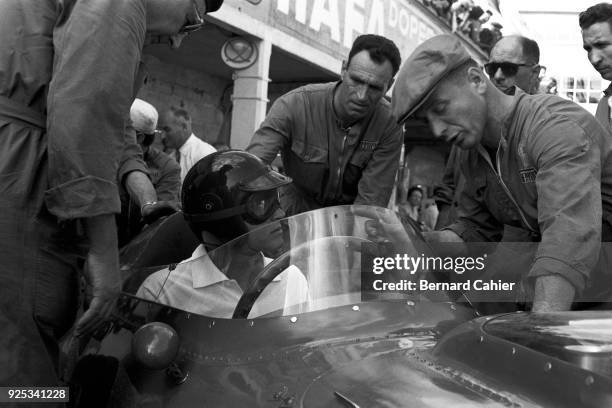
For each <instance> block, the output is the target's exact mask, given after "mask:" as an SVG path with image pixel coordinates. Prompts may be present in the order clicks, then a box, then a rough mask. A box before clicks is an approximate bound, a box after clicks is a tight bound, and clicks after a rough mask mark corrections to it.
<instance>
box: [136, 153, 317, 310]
mask: <svg viewBox="0 0 612 408" xmlns="http://www.w3.org/2000/svg"><path fill="white" fill-rule="evenodd" d="M289 183H291V179H290V178H288V177H285V176H283V175H282V174H280V173H277V172H275V171H274V170H272V169H271V168H270V167H269V166H267V165H265V164H264V163H263V162H262V161H261V160H260V159H259V158H257V157H256V156H254V155H252V154H250V153H246V152H243V151H238V150H227V151H224V152H217V153H213V154H211V155H208V156H206V157H205V158H203V159H202V160H200V161H199V162H198V163H196V164H195V165H194V166H193V167H192V168H191V170H189V173H188V174H187V176H186V177H185V182H184V184H183V188H182V191H181V199H182V206H183V214H184V217H185V219H186V220H187V222H188V224H189V226H190V228H191V230H192V231H193V232H194V234H195V235H196V237H197V238H198V240H200V242H201V245H200V246H199V247H198V248H196V250H195V251H194V252H193V254H192V256H191V258H189V259H187V260H185V261H183V262H181V263H180V264H178V265H177V266H176V268H175V269H173V270H168V269H165V270H161V271H158V272H156V273H154V274H152V275H150V276H149V277H148V278H147V279H146V280H145V281H144V282H143V284H142V285H141V287H140V288H139V290H138V293H137V296H139V297H142V298H144V299H148V300H153V301H156V302H159V303H163V304H166V305H169V306H172V307H176V308H179V309H182V310H185V311H188V312H191V313H198V314H201V315H205V316H211V317H219V318H231V317H232V312H233V311H234V309H235V307H236V305H237V303H238V300H239V299H240V297H241V295H242V292H243V290H244V289H245V288H246V287H247V286H248V284H249V278H250V275H249V270H252V271H259V270H260V269H261V267H262V265H263V263H264V262H265V261H266V257H267V258H275V257H277V256H278V255H280V254H281V253H282V250H283V249H284V248H287V239H288V237H286V236H285V230H284V228H283V227H282V223H280V222H277V221H278V220H280V219H281V218H283V217H284V212H283V211H282V210H281V209H280V206H279V201H278V189H279V188H280V187H282V186H285V185H288V184H289ZM247 232H249V235H248V236H247V237H245V239H244V240H243V241H235V242H234V243H235V244H236V245H233V246H231V247H230V248H229V251H228V252H227V253H225V252H224V255H225V256H222V257H221V258H219V257H215V258H214V259H211V258H210V257H208V256H207V255H206V254H207V252H208V251H210V250H212V249H215V248H217V247H218V246H221V245H223V244H226V243H227V242H229V241H231V240H233V239H235V238H237V237H239V236H241V235H243V234H245V233H247ZM224 258H227V259H224ZM300 282H302V283H305V282H304V278H303V276H302V275H301V272H299V270H297V268H295V267H290V268H287V270H286V271H284V272H283V273H282V274H281V275H279V278H278V279H275V281H273V282H272V283H271V285H270V286H269V288H266V290H265V291H264V292H263V293H262V296H261V297H260V300H258V303H260V304H262V305H271V304H274V303H278V299H277V298H280V296H281V295H282V297H283V299H284V298H285V296H286V295H288V294H289V293H291V294H293V295H291V296H289V297H290V298H293V299H286V300H281V303H280V304H278V307H277V308H281V307H283V306H285V303H286V302H294V303H301V302H303V301H305V298H304V296H305V294H304V293H303V292H302V291H300V290H297V289H298V288H299V287H300V286H301V287H302V288H304V286H303V285H297V286H294V285H295V284H297V283H300ZM287 285H289V286H287ZM294 289H295V290H294ZM270 311H271V310H270ZM261 313H265V310H261V309H260V310H259V313H258V312H257V311H256V314H261Z"/></svg>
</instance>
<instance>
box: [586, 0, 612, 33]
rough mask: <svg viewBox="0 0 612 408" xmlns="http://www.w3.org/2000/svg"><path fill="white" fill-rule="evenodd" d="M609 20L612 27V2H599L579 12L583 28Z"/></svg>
mask: <svg viewBox="0 0 612 408" xmlns="http://www.w3.org/2000/svg"><path fill="white" fill-rule="evenodd" d="M604 22H607V23H608V25H609V26H610V28H611V29H612V4H610V3H599V4H596V5H594V6H591V7H589V8H588V9H586V10H585V11H583V12H582V13H580V14H578V24H579V25H580V28H581V29H583V30H584V29H587V28H589V27H590V26H592V25H593V24H595V23H604Z"/></svg>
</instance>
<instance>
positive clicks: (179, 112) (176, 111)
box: [168, 106, 191, 123]
mask: <svg viewBox="0 0 612 408" xmlns="http://www.w3.org/2000/svg"><path fill="white" fill-rule="evenodd" d="M168 112H171V113H172V114H173V115H174V116H175V117H177V118H181V119H183V120H185V121H186V122H188V123H190V122H191V116H189V112H187V111H186V110H185V109H183V108H178V107H176V106H171V107H170V108H169V109H168Z"/></svg>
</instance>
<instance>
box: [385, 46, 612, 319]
mask: <svg viewBox="0 0 612 408" xmlns="http://www.w3.org/2000/svg"><path fill="white" fill-rule="evenodd" d="M393 112H394V114H395V115H396V116H397V117H398V118H399V120H400V122H403V121H405V120H407V119H408V118H410V117H417V118H421V119H424V120H427V121H428V123H429V126H430V128H431V130H432V132H433V134H434V136H435V137H437V138H442V139H444V140H445V141H447V142H452V143H453V144H455V145H457V146H458V147H460V148H462V149H465V150H467V154H464V155H463V156H464V157H463V159H462V163H461V171H462V172H463V174H464V176H465V178H466V186H465V190H464V192H463V194H462V196H461V197H460V200H459V217H458V220H457V221H456V222H455V223H454V224H452V225H450V226H449V227H448V228H447V229H444V230H442V231H435V232H432V233H429V234H428V236H427V238H428V239H429V240H431V241H438V242H486V241H499V240H500V239H501V234H502V231H503V225H504V224H507V225H511V226H516V227H520V228H524V229H527V230H529V231H531V232H532V234H533V236H534V237H537V238H536V241H538V242H539V243H538V244H537V245H538V247H537V251H536V254H535V257H534V259H533V263H532V265H531V268H530V270H529V271H527V272H526V276H525V280H524V282H525V283H526V284H527V285H529V287H531V288H533V289H534V298H533V308H532V310H533V311H540V312H543V311H555V310H568V309H569V308H570V307H571V306H572V302H573V301H574V300H576V299H580V300H583V301H589V302H592V301H604V300H609V295H610V290H611V288H612V286H611V285H610V281H611V280H612V279H610V273H611V272H609V271H606V270H605V269H604V268H601V267H597V266H596V265H597V263H598V259H599V254H600V252H599V251H600V247H601V241H609V240H611V238H612V228H611V224H610V222H611V221H612V157H611V152H612V150H611V149H612V148H611V146H610V144H609V142H608V140H609V137H610V136H609V135H608V133H607V131H606V130H605V129H604V128H603V127H602V126H601V125H600V124H599V123H598V122H597V121H596V120H595V119H594V118H593V117H592V116H591V115H590V114H589V113H588V112H587V111H585V110H583V109H582V108H581V107H579V106H578V105H576V104H574V103H572V102H570V101H566V100H564V99H561V98H559V97H556V96H554V95H528V94H526V93H524V92H523V91H522V90H520V89H517V90H516V93H515V95H506V94H504V93H503V92H502V91H500V90H499V89H497V88H496V87H495V86H494V85H493V84H492V83H491V81H490V80H489V79H488V78H487V77H486V75H485V74H484V73H483V71H482V69H481V68H480V67H479V66H478V65H477V63H476V62H475V61H474V60H473V59H472V58H471V57H470V55H469V54H468V52H467V50H466V49H465V48H464V47H463V46H462V45H461V43H460V41H459V40H458V39H457V38H456V37H455V36H452V35H441V36H436V37H433V38H431V39H429V40H427V41H425V42H424V43H423V44H421V45H420V46H419V47H417V49H416V50H415V51H414V52H413V53H412V54H411V55H410V57H409V58H408V60H407V61H406V62H405V64H404V65H403V66H402V69H401V71H400V73H399V75H398V80H397V83H396V86H395V89H394V92H393Z"/></svg>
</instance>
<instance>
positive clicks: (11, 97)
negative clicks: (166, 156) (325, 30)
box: [0, 0, 222, 386]
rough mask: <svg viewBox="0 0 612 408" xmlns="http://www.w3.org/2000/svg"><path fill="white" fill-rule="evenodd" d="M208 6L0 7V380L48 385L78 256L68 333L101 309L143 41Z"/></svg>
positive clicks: (114, 286) (114, 1)
mask: <svg viewBox="0 0 612 408" xmlns="http://www.w3.org/2000/svg"><path fill="white" fill-rule="evenodd" d="M215 3H216V7H217V8H218V6H220V4H221V3H222V1H212V0H207V1H204V0H198V1H195V0H95V1H86V0H50V1H40V0H3V1H2V2H0V38H2V41H1V42H0V259H1V260H2V267H1V268H0V327H2V334H1V335H0V367H1V369H0V385H3V386H6V385H17V386H35V385H40V386H52V385H57V384H58V376H57V373H56V370H57V363H58V339H59V338H60V337H61V336H62V335H63V334H64V333H65V332H66V331H67V329H68V328H69V327H70V326H71V325H72V323H73V321H74V318H75V315H76V312H77V303H78V300H77V299H78V279H77V271H78V270H79V269H80V268H79V266H80V265H82V263H83V260H85V261H86V263H87V266H88V268H86V269H87V271H88V283H89V285H91V289H92V293H93V298H92V301H91V303H90V306H89V308H88V310H87V311H86V312H85V314H84V315H83V316H82V318H81V319H80V320H79V322H78V323H77V326H76V332H77V334H87V333H89V332H91V331H93V330H95V329H97V328H98V327H100V325H101V324H103V323H104V318H105V316H106V315H107V314H108V313H109V311H110V309H112V307H113V303H114V298H115V294H116V293H117V291H118V289H119V267H118V256H117V241H116V240H117V237H116V228H115V223H114V213H117V212H119V210H120V203H119V195H118V190H117V185H116V177H117V170H118V165H119V159H120V155H121V153H122V150H123V148H124V130H125V119H126V118H127V115H128V112H129V107H130V104H131V103H132V100H133V95H134V83H135V80H136V77H137V69H138V64H139V62H140V57H141V50H142V47H143V44H144V42H145V36H146V35H147V33H149V34H155V35H168V36H172V37H171V38H172V41H173V43H174V44H175V45H178V44H179V43H180V41H181V40H182V38H183V37H184V36H185V35H187V34H188V33H189V32H190V31H193V30H194V29H197V28H198V27H200V26H201V25H202V23H203V19H202V17H201V15H203V14H204V13H206V12H209V11H214V7H215ZM209 4H210V5H211V7H209ZM117 67H121V69H117Z"/></svg>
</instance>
